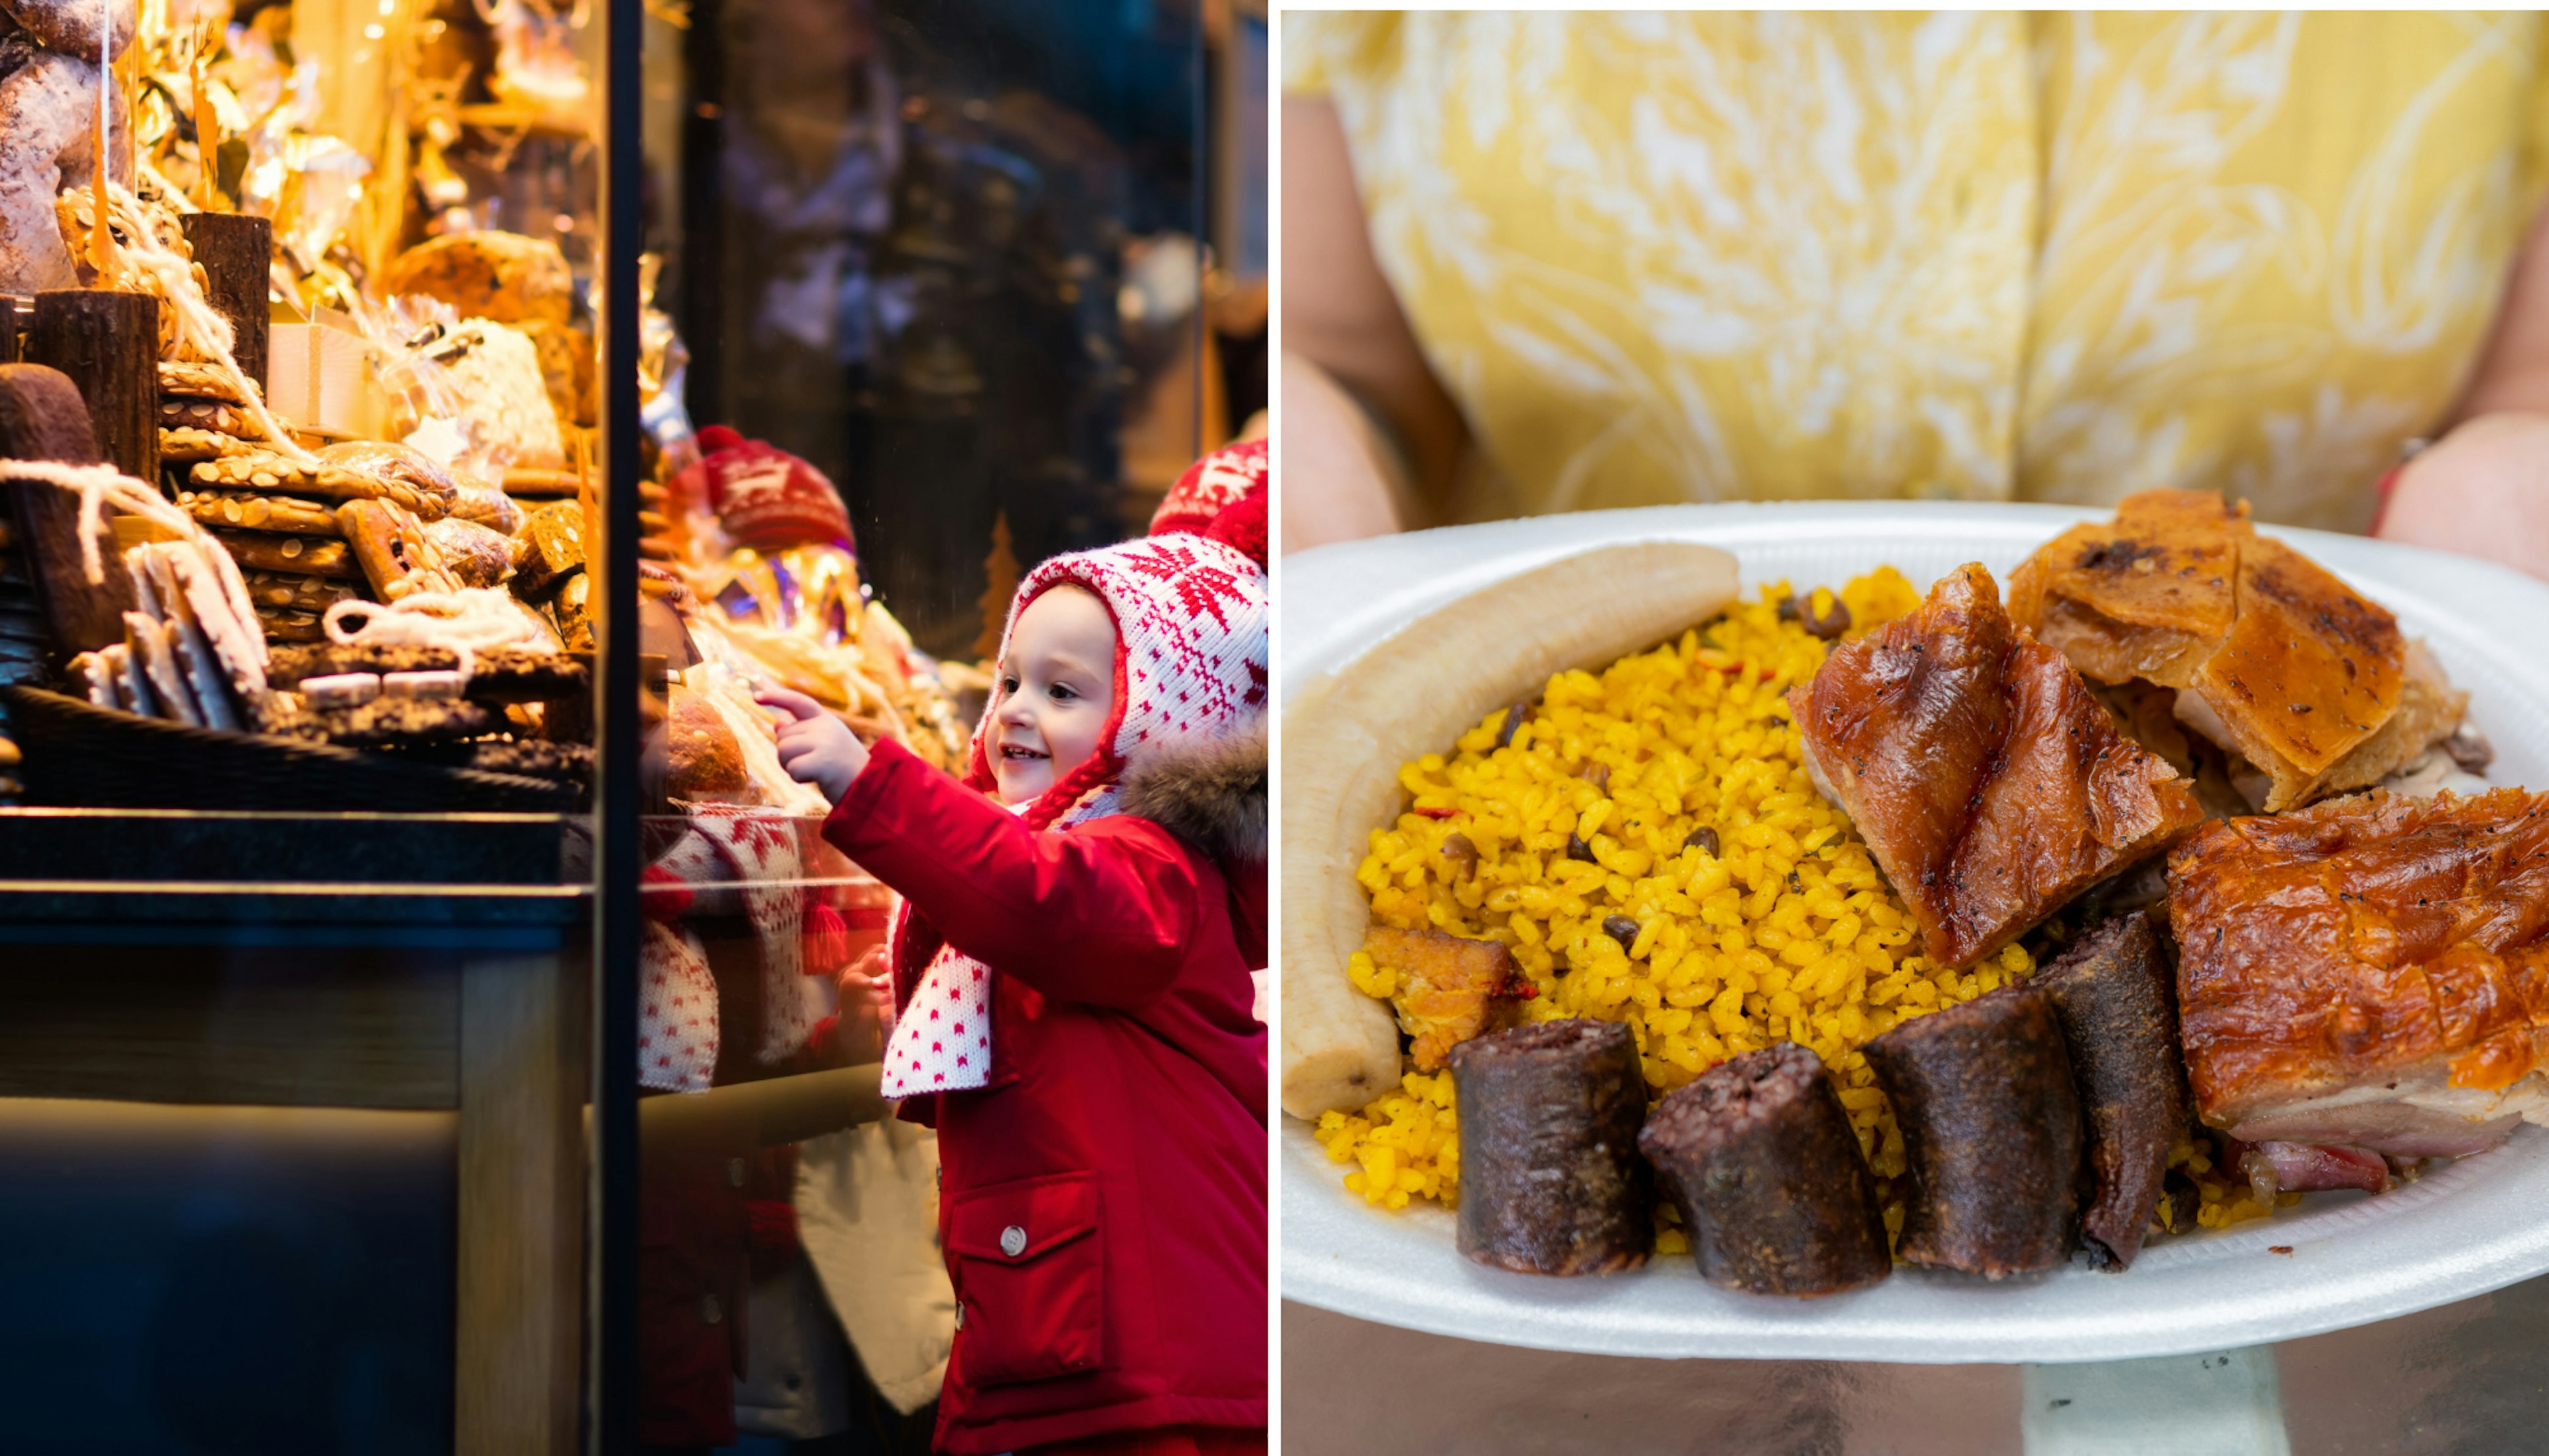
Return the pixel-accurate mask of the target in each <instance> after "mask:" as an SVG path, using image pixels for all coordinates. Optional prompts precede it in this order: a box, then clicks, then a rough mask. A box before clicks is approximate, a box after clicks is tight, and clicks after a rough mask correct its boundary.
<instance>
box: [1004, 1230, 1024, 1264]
mask: <svg viewBox="0 0 2549 1456" xmlns="http://www.w3.org/2000/svg"><path fill="white" fill-rule="evenodd" d="M1026 1251H1027V1230H1025V1229H1021V1228H1019V1227H1018V1226H1017V1225H1015V1224H1011V1225H1010V1226H1009V1227H1008V1228H1006V1229H1001V1230H1000V1252H1002V1253H1004V1254H1007V1255H1008V1256H1009V1257H1010V1258H1013V1259H1014V1258H1016V1257H1017V1256H1018V1255H1020V1254H1022V1253H1025V1252H1026Z"/></svg>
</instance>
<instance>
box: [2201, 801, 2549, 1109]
mask: <svg viewBox="0 0 2549 1456" xmlns="http://www.w3.org/2000/svg"><path fill="white" fill-rule="evenodd" d="M2169 917H2170V920H2171V922H2172V923H2173V925H2174V926H2175V928H2176V932H2177V942H2178V1006H2179V1015H2180V1023H2181V1028H2182V1032H2183V1038H2184V1045H2185V1048H2186V1062H2187V1072H2188V1075H2189V1078H2190V1080H2191V1081H2192V1083H2193V1086H2194V1091H2195V1102H2196V1112H2197V1114H2198V1115H2199V1116H2200V1117H2202V1118H2203V1120H2204V1121H2205V1122H2206V1123H2208V1124H2211V1125H2212V1126H2214V1127H2217V1128H2223V1129H2227V1130H2228V1131H2229V1132H2230V1134H2231V1136H2232V1137H2234V1138H2239V1139H2240V1140H2242V1141H2246V1142H2261V1143H2262V1142H2293V1143H2318V1144H2333V1145H2339V1146H2347V1147H2355V1148H2361V1149H2364V1150H2367V1151H2370V1152H2378V1153H2383V1154H2387V1155H2389V1156H2392V1157H2402V1158H2407V1157H2438V1156H2452V1155H2458V1154H2461V1153H2467V1152H2474V1151H2478V1150H2480V1149H2481V1148H2485V1147H2489V1146H2493V1145H2494V1144H2495V1143H2496V1142H2498V1141H2500V1140H2502V1138H2503V1137H2504V1135H2505V1134H2507V1133H2509V1132H2511V1131H2512V1129H2513V1128H2514V1126H2515V1125H2516V1124H2517V1123H2519V1122H2520V1121H2522V1120H2524V1119H2526V1118H2527V1119H2529V1120H2530V1121H2532V1122H2536V1123H2543V1124H2549V1074H2544V1073H2543V1072H2542V1071H2541V1070H2540V1059H2541V1056H2542V1053H2543V1052H2544V1051H2549V795H2544V794H2527V793H2524V792H2523V791H2522V790H2520V789H2511V788H2504V789H2497V790H2494V791H2492V792H2489V793H2484V794H2476V795H2471V796H2467V797H2463V796H2461V795H2457V794H2450V793H2444V794H2437V795H2435V796H2434V797H2432V798H2427V799H2416V798H2407V797H2404V796H2401V795H2396V794H2391V793H2387V792H2383V791H2379V790H2375V791H2374V792H2371V793H2367V794H2363V795H2359V796H2356V797H2351V798H2345V799H2339V800H2335V801H2332V802H2329V803H2324V804H2319V805H2315V806H2313V807H2312V808H2309V809H2305V810H2302V811H2300V812H2298V813H2293V814H2285V815H2281V816H2276V817H2271V818H2239V819H2231V820H2225V821H2220V822H2217V823H2214V824H2209V825H2206V826H2205V827H2204V828H2203V829H2202V830H2200V831H2198V832H2197V833H2196V834H2194V835H2192V836H2190V837H2189V838H2188V839H2187V840H2186V842H2185V843H2183V844H2181V845H2180V846H2178V848H2177V850H2176V852H2175V853H2174V854H2172V855H2171V856H2170V858H2169Z"/></svg>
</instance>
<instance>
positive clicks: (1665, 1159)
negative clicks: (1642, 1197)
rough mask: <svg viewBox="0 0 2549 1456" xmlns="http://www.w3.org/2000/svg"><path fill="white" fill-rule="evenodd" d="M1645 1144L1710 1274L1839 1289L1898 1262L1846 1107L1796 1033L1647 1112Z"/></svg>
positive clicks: (1793, 1288) (1762, 1288)
mask: <svg viewBox="0 0 2549 1456" xmlns="http://www.w3.org/2000/svg"><path fill="white" fill-rule="evenodd" d="M1638 1150H1639V1151H1641V1152H1643V1153H1645V1154H1646V1155H1647V1161H1648V1162H1650V1163H1652V1164H1653V1165H1654V1170H1655V1181H1656V1182H1657V1183H1658V1184H1659V1185H1660V1186H1661V1187H1662V1189H1663V1192H1664V1195H1665V1197H1667V1198H1670V1199H1671V1200H1672V1202H1673V1206H1674V1207H1675V1208H1677V1209H1679V1210H1680V1211H1681V1222H1682V1228H1683V1229H1685V1230H1687V1231H1688V1233H1689V1235H1690V1248H1691V1254H1692V1256H1693V1257H1695V1258H1696V1259H1697V1260H1698V1261H1699V1277H1701V1278H1702V1279H1705V1280H1707V1281H1708V1282H1709V1283H1711V1284H1714V1285H1717V1286H1719V1287H1720V1288H1724V1289H1740V1290H1745V1291H1747V1292H1748V1293H1752V1294H1783V1295H1796V1296H1810V1295H1824V1294H1839V1293H1841V1291H1843V1290H1849V1289H1857V1288H1859V1287H1860V1286H1862V1285H1868V1284H1874V1283H1875V1282H1876V1281H1878V1280H1880V1279H1883V1278H1884V1277H1885V1276H1886V1275H1888V1274H1890V1273H1892V1272H1893V1271H1894V1260H1893V1257H1892V1255H1890V1254H1889V1253H1888V1252H1887V1251H1886V1247H1885V1219H1884V1214H1883V1211H1882V1210H1881V1209H1880V1208H1879V1207H1878V1205H1877V1201H1876V1182H1875V1179H1874V1178H1873V1177H1872V1176H1870V1175H1869V1173H1868V1169H1867V1159H1866V1158H1864V1157H1862V1156H1861V1155H1860V1154H1859V1150H1858V1135H1857V1134H1855V1133H1853V1132H1851V1131H1850V1126H1849V1114H1848V1113H1847V1112H1845V1111H1843V1110H1842V1109H1841V1097H1840V1095H1839V1094H1838V1093H1837V1092H1835V1091H1834V1089H1833V1083H1832V1074H1831V1073H1830V1072H1828V1071H1826V1070H1825V1069H1824V1064H1823V1062H1822V1060H1821V1059H1820V1058H1818V1057H1817V1056H1816V1055H1815V1054H1814V1053H1813V1052H1812V1051H1809V1050H1807V1049H1806V1048H1805V1047H1800V1046H1798V1045H1797V1044H1796V1043H1794V1042H1782V1043H1780V1044H1779V1045H1778V1046H1776V1047H1763V1048H1761V1049H1760V1050H1758V1051H1748V1052H1746V1053H1745V1054H1744V1055H1742V1056H1738V1057H1735V1058H1734V1059H1732V1060H1729V1061H1722V1062H1719V1063H1718V1064H1717V1065H1715V1066H1713V1067H1710V1068H1709V1069H1708V1070H1707V1071H1705V1072H1702V1073H1700V1075H1699V1078H1698V1080H1696V1081H1693V1082H1691V1083H1690V1084H1689V1085H1687V1086H1685V1087H1682V1088H1680V1089H1679V1090H1677V1091H1675V1092H1674V1093H1673V1094H1672V1095H1671V1096H1669V1097H1666V1098H1665V1099H1664V1100H1663V1101H1662V1102H1659V1103H1657V1104H1656V1105H1655V1107H1654V1109H1653V1110H1652V1112H1650V1113H1649V1114H1648V1115H1647V1125H1646V1127H1645V1128H1644V1129H1643V1130H1642V1131H1641V1132H1640V1133H1639V1134H1638Z"/></svg>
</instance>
